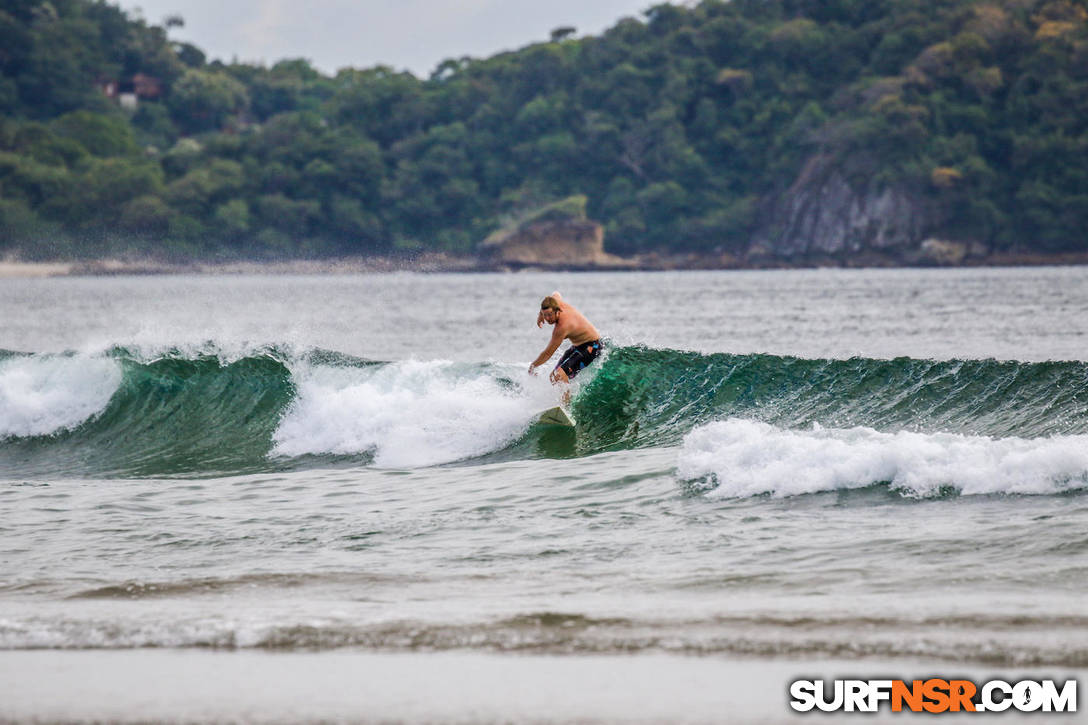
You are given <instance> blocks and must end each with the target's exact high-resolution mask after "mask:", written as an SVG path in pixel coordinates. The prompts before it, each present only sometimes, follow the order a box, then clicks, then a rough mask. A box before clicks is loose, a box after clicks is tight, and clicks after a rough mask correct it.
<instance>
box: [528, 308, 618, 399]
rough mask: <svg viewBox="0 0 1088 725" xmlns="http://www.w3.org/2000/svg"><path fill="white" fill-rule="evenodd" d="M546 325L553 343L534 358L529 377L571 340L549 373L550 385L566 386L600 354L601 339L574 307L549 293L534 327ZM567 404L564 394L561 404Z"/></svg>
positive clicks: (568, 392) (549, 343) (567, 395)
mask: <svg viewBox="0 0 1088 725" xmlns="http://www.w3.org/2000/svg"><path fill="white" fill-rule="evenodd" d="M545 322H547V323H548V324H549V325H553V326H554V329H553V330H552V339H551V340H549V341H548V346H547V347H546V348H544V352H542V353H540V354H539V355H537V358H536V360H533V362H532V363H531V364H530V365H529V373H530V374H533V375H535V373H534V372H533V371H534V369H535V368H538V367H540V366H541V365H543V364H544V363H546V362H547V361H548V359H549V358H551V356H552V355H553V354H555V351H556V350H557V349H559V345H560V344H562V342H563V340H568V339H569V340H570V347H568V348H567V350H566V352H564V353H563V356H562V357H561V358H559V363H558V364H557V365H556V366H555V369H554V370H552V374H551V381H552V383H553V384H559V383H564V384H566V383H569V382H570V379H571V378H573V377H574V376H575V375H577V374H578V373H579V372H580V371H581V370H582V368H584V367H585V366H586V365H589V364H590V363H591V362H593V361H594V360H596V359H597V356H598V355H600V354H601V335H600V333H599V332H597V328H596V327H594V326H593V325H592V324H591V323H590V322H589V320H587V319H586V318H585V315H583V314H582V313H581V312H579V311H578V310H577V309H575V307H574V305H572V304H570V303H569V302H565V301H564V300H563V298H562V297H561V296H560V294H559V293H558V292H552V293H551V294H550V295H548V296H547V297H545V298H544V300H543V301H542V302H541V303H540V313H539V314H538V315H537V316H536V326H537V327H540V326H542V325H543V324H544V323H545ZM569 401H570V391H569V390H568V391H567V392H566V393H564V394H563V402H564V403H567V402H569Z"/></svg>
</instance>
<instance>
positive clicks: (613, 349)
mask: <svg viewBox="0 0 1088 725" xmlns="http://www.w3.org/2000/svg"><path fill="white" fill-rule="evenodd" d="M554 288H558V289H560V290H562V291H563V292H564V295H565V296H566V297H567V298H568V299H569V300H570V301H571V302H573V303H574V304H576V305H578V306H579V307H580V308H582V309H583V310H584V311H585V312H586V314H587V316H589V317H590V319H592V320H593V321H594V323H595V324H596V325H597V327H598V328H599V329H601V330H602V331H603V332H604V333H605V335H606V342H607V344H608V349H607V353H606V357H605V358H604V360H603V362H601V363H600V364H597V365H594V366H593V367H591V368H590V369H589V370H588V371H587V372H586V373H585V374H583V375H582V376H580V377H579V379H578V381H577V384H576V386H575V398H574V404H573V413H574V417H575V419H576V420H577V422H578V425H577V428H576V430H575V431H573V432H571V431H565V430H561V429H554V428H547V427H541V426H538V425H535V424H534V422H533V421H534V419H535V416H536V414H538V413H539V412H540V411H541V410H543V409H545V408H547V407H550V406H551V405H554V404H555V402H556V396H557V394H556V392H555V391H554V390H553V389H552V388H551V387H550V386H549V385H548V383H547V381H546V380H544V379H543V378H540V377H536V378H534V377H529V376H528V375H527V374H526V373H525V369H526V367H527V363H528V361H529V360H530V359H532V358H533V357H534V356H535V355H536V354H537V352H538V351H539V350H540V348H542V347H543V346H544V345H545V343H546V342H547V332H546V331H542V330H537V329H536V327H535V325H533V319H534V317H535V307H536V304H537V303H538V301H539V298H540V297H542V296H543V295H544V294H547V293H549V292H551V290H552V289H554ZM0 310H2V311H3V315H0V348H2V349H3V350H5V351H6V352H2V353H0V561H3V562H4V563H3V567H2V568H0V648H3V649H9V650H20V649H94V648H114V649H128V648H137V647H181V648H227V649H232V648H266V649H273V650H276V651H283V650H287V651H296V650H305V651H318V652H321V651H327V650H331V649H341V648H362V649H367V650H381V651H389V650H394V651H421V650H422V651H432V650H452V649H457V650H469V651H481V652H520V653H540V654H552V653H562V654H571V653H573V654H590V653H596V654H619V653H632V652H645V653H670V654H684V655H687V654H723V653H724V654H736V655H756V656H775V657H780V656H796V657H807V658H822V657H827V658H831V657H834V658H840V659H856V658H879V659H880V660H881V661H887V660H889V659H893V660H894V659H895V658H926V659H928V660H944V661H950V662H962V663H973V664H984V665H992V666H1050V665H1053V666H1065V667H1085V666H1088V626H1086V625H1088V612H1086V611H1085V607H1084V601H1086V595H1088V584H1086V582H1088V577H1086V576H1085V574H1086V573H1088V535H1086V534H1085V532H1086V531H1088V497H1086V496H1085V493H1086V491H1088V350H1086V349H1085V341H1086V340H1088V337H1086V334H1088V270H1085V269H1081V268H1032V269H1001V270H928V271H925V270H879V271H842V270H837V271H785V272H719V273H658V274H648V273H647V274H642V273H637V274H554V275H553V274H542V273H532V274H530V273H525V274H516V275H417V274H395V275H370V276H356V277H165V278H117V279H101V278H86V279H79V278H72V279H67V278H66V279H51V280H5V281H4V282H3V283H2V286H0Z"/></svg>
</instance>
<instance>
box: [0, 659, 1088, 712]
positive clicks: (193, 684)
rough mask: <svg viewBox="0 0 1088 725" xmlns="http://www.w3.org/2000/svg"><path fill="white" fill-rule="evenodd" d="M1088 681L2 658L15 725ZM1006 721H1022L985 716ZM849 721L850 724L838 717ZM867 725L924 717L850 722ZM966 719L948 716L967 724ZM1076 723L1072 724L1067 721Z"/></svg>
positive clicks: (825, 667)
mask: <svg viewBox="0 0 1088 725" xmlns="http://www.w3.org/2000/svg"><path fill="white" fill-rule="evenodd" d="M934 674H939V675H940V676H951V675H955V676H957V677H960V676H962V677H964V678H966V679H971V680H973V681H975V682H981V681H983V680H987V679H992V678H994V677H1001V678H1003V679H1006V680H1009V681H1016V680H1019V679H1027V678H1036V679H1038V678H1055V679H1061V680H1065V679H1072V678H1074V677H1075V678H1078V679H1079V680H1080V681H1083V680H1084V675H1085V674H1086V673H1085V672H1084V671H1083V670H1078V671H1061V672H1058V671H1054V670H1047V671H1045V672H1044V671H1041V670H1038V669H1022V670H1016V671H1008V670H1000V671H999V670H994V669H986V668H981V667H963V666H962V665H948V664H941V663H937V662H921V661H918V662H903V661H899V662H884V661H872V662H869V661H866V662H858V661H843V660H808V661H806V660H764V659H735V658H720V657H677V656H670V655H659V654H648V655H639V656H626V655H612V656H578V657H563V656H540V655H529V656H519V655H499V654H487V653H478V652H442V653H395V654H394V653H374V652H357V651H339V652H324V653H297V652H296V653H286V654H285V653H276V652H269V651H256V652H254V651H247V652H216V651H193V650H184V651H183V650H126V651H111V650H106V651H80V652H64V651H60V652H58V651H52V652H46V651H21V652H20V651H6V652H0V682H3V683H5V684H4V685H3V686H0V690H2V691H3V697H2V698H0V720H2V721H15V722H36V723H52V722H115V723H134V722H211V721H214V722H259V723H281V722H284V723H285V722H473V723H494V722H549V723H574V722H578V723H592V722H625V723H636V722H637V723H658V722H660V723H664V722H669V723H711V722H716V723H721V722H735V723H766V724H768V725H769V724H771V723H789V722H803V721H805V720H808V721H810V722H811V721H813V719H815V720H817V721H820V722H823V721H824V720H825V717H826V716H823V715H820V714H813V713H807V714H804V713H795V712H793V711H792V710H791V709H790V706H789V704H788V699H789V695H788V691H789V683H790V682H791V681H793V680H795V679H799V678H806V679H810V678H825V679H833V678H836V677H838V678H844V677H850V678H854V677H860V678H870V677H872V678H876V677H887V676H894V677H902V678H904V679H910V678H912V677H919V678H921V677H929V676H933V675H934ZM988 715H989V718H990V719H996V720H997V721H999V722H1007V721H1014V720H1016V719H1017V718H1021V719H1022V718H1023V715H1022V714H1021V713H1016V712H1015V711H1014V712H1013V714H1009V713H1004V716H1002V715H1000V714H994V713H988ZM838 717H839V718H847V717H851V715H839V716H838ZM852 717H855V718H858V719H859V720H861V721H864V722H866V723H872V722H903V721H907V720H910V721H913V720H920V719H926V718H928V717H931V716H930V715H928V714H922V715H913V716H912V715H911V714H910V713H892V712H888V711H886V710H885V711H882V712H881V713H879V714H876V715H873V714H859V713H854V714H852ZM966 717H970V714H963V715H956V714H951V713H946V714H945V715H944V717H943V718H942V719H944V718H951V719H952V720H957V721H958V720H961V719H963V718H966ZM1068 717H1069V716H1066V718H1065V719H1066V720H1067V721H1068Z"/></svg>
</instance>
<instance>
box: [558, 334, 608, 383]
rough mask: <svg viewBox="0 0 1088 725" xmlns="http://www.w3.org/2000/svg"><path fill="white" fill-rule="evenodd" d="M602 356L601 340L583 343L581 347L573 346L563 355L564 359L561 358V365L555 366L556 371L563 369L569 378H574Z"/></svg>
mask: <svg viewBox="0 0 1088 725" xmlns="http://www.w3.org/2000/svg"><path fill="white" fill-rule="evenodd" d="M600 354H601V341H600V340H591V341H590V342H583V343H582V344H581V345H571V346H570V347H568V348H567V351H566V352H565V353H563V357H561V358H559V364H558V365H556V366H555V369H556V370H558V369H559V368H563V372H565V373H566V374H567V377H568V378H573V377H574V376H575V375H577V374H578V372H579V371H580V370H581V369H582V368H584V367H585V366H586V365H589V364H590V363H591V362H593V361H594V360H596V359H597V356H598V355H600Z"/></svg>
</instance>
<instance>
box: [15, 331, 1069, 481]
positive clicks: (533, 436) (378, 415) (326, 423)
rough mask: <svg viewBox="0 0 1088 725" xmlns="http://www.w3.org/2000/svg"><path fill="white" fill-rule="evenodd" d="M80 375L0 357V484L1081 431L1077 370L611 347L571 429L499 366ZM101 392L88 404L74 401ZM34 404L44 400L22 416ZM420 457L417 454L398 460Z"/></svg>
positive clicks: (162, 368)
mask: <svg viewBox="0 0 1088 725" xmlns="http://www.w3.org/2000/svg"><path fill="white" fill-rule="evenodd" d="M94 364H95V365H99V366H101V365H106V366H107V367H108V368H109V369H105V372H102V373H101V375H99V377H100V378H101V377H102V375H107V374H110V375H116V376H117V378H116V379H113V378H110V379H108V380H106V379H105V378H103V380H106V382H102V381H100V380H99V382H94V381H95V380H98V378H95V379H94V380H91V381H90V382H85V381H84V380H83V379H82V378H74V377H73V376H78V375H86V374H89V373H88V372H87V370H88V369H89V368H93V365H90V362H89V361H86V360H79V359H74V358H72V357H71V356H68V357H64V356H44V355H22V354H14V353H8V354H5V355H4V356H3V357H0V403H4V401H5V397H4V396H5V395H6V396H7V398H6V399H7V400H8V404H7V406H6V408H7V410H5V406H0V475H3V476H6V477H19V476H22V475H31V474H34V473H38V474H54V475H76V476H88V475H90V476H94V475H112V476H138V477H150V476H168V475H223V474H226V473H240V472H252V471H266V470H272V469H282V468H297V467H314V466H331V465H364V464H370V463H376V464H378V465H388V466H391V467H412V466H414V465H433V464H438V463H453V462H456V461H463V460H474V461H481V460H482V461H487V460H510V459H518V458H530V457H569V456H584V455H591V454H594V453H599V452H603V451H609V450H617V449H625V448H636V447H647V446H662V445H676V444H679V443H680V442H681V440H682V439H683V438H684V437H685V436H686V435H687V434H688V433H690V432H691V431H692V430H693V429H694V428H696V427H698V426H700V425H703V424H706V423H709V422H711V421H716V420H724V419H727V418H745V419H751V420H757V421H762V422H764V423H768V424H770V425H772V426H775V427H776V428H778V429H792V430H800V429H805V428H812V427H813V425H814V424H818V425H819V426H823V427H827V428H851V427H855V426H866V427H870V428H874V429H877V430H881V431H885V432H894V431H901V430H909V431H918V432H923V433H929V432H949V433H960V434H971V435H981V436H992V437H1005V436H1014V437H1020V438H1036V437H1043V436H1051V435H1059V434H1062V435H1066V434H1080V433H1085V432H1088V403H1086V399H1088V364H1086V363H1083V362H1047V363H1020V362H999V361H993V360H981V361H956V360H953V361H928V360H915V359H909V358H899V359H895V360H872V359H864V358H853V359H849V360H808V359H799V358H791V357H778V356H772V355H728V354H712V355H703V354H699V353H693V352H679V351H674V350H661V349H653V348H645V347H621V348H615V349H612V350H611V351H609V353H608V356H607V358H606V359H605V360H604V362H603V363H602V364H601V365H600V366H599V367H598V368H597V369H596V370H595V371H592V373H591V374H590V375H586V376H585V377H584V378H583V379H582V380H581V387H580V389H579V390H578V391H577V394H576V397H575V400H574V404H573V412H574V417H575V419H576V420H577V423H578V425H577V428H576V429H575V430H573V431H571V430H562V429H558V430H557V429H555V428H550V427H545V426H538V425H534V421H535V418H536V415H537V414H538V413H539V412H540V410H542V409H543V408H544V407H548V405H551V404H554V403H547V402H543V403H542V402H541V401H542V400H546V399H547V398H546V397H541V396H542V395H544V396H548V395H554V393H552V392H550V390H549V389H545V390H543V391H541V390H538V389H534V388H532V385H531V383H532V381H531V380H529V379H523V378H521V377H518V375H519V374H523V373H521V372H520V365H513V364H511V365H491V364H478V365H472V364H453V363H439V362H432V363H419V362H404V363H375V362H371V361H366V360H360V359H358V358H353V357H350V356H347V355H342V354H339V353H335V352H327V351H312V352H309V353H307V354H305V355H302V356H292V355H287V354H284V353H282V352H279V351H276V350H274V349H272V350H269V351H264V352H260V353H258V354H250V355H249V356H246V357H242V358H240V359H237V360H234V361H224V360H222V359H221V358H220V357H218V356H216V355H210V354H208V355H203V354H202V355H189V356H186V355H184V354H181V353H173V354H167V355H164V356H162V357H159V358H157V359H154V360H150V361H141V360H139V359H137V358H136V357H135V356H133V355H131V354H130V353H128V352H127V351H125V350H120V349H118V350H114V351H111V353H109V354H108V355H106V356H104V357H102V356H99V357H98V358H97V360H96V361H94ZM16 366H19V367H16ZM35 366H36V367H35ZM109 366H113V367H109ZM113 369H119V374H117V373H110V372H109V371H110V370H113ZM515 370H517V371H519V372H515ZM28 371H29V372H28ZM92 372H94V371H93V370H92ZM95 374H98V373H95ZM35 376H37V377H35ZM26 380H30V382H29V383H27V382H25V381H26ZM92 383H93V384H92ZM107 383H108V384H109V385H110V386H113V387H109V388H103V389H104V390H105V392H104V393H102V401H103V402H102V403H95V404H92V402H93V401H92V402H87V401H81V400H80V399H79V396H80V395H82V394H83V393H84V391H85V389H87V388H89V387H93V385H99V386H104V385H106V384H107ZM19 385H24V386H29V387H28V388H27V390H23V389H20V388H18V386H19ZM51 386H52V387H51ZM58 386H59V387H58ZM65 386H68V387H65ZM543 387H544V388H547V386H546V385H544V386H543ZM31 389H32V390H31ZM111 390H112V393H111V392H110V391H111ZM5 391H6V392H5ZM31 393H34V394H36V395H38V396H39V397H40V400H39V401H38V402H34V401H31V403H27V402H26V400H27V399H28V396H30V394H31ZM35 400H37V399H35ZM96 405H97V406H98V407H97V408H96V407H95V406H96ZM20 406H22V407H21V408H20ZM50 406H52V407H50ZM64 406H68V408H65V407H64ZM80 406H83V407H80ZM69 408H71V410H69ZM51 426H52V427H51ZM462 434H463V435H462ZM421 451H423V452H427V453H430V454H431V455H429V456H426V457H423V458H413V457H412V456H413V455H414V454H416V453H420V452H421Z"/></svg>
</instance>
